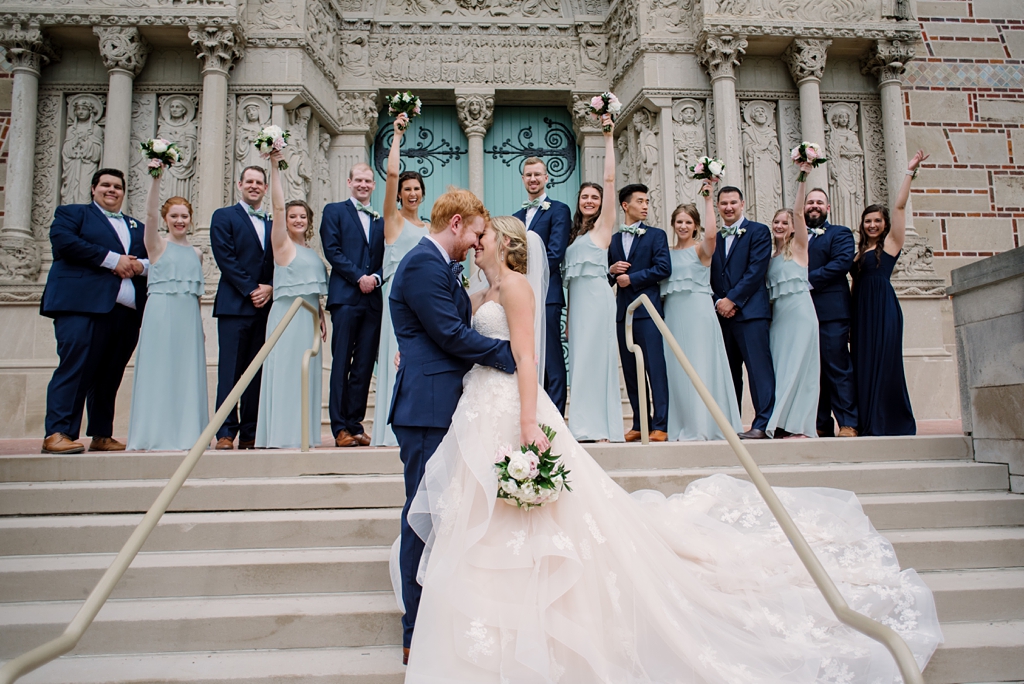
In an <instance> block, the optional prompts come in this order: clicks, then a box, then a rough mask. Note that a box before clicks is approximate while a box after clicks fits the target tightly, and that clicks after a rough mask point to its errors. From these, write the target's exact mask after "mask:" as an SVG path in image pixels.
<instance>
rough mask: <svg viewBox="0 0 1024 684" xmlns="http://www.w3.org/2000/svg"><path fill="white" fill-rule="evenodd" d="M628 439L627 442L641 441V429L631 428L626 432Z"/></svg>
mask: <svg viewBox="0 0 1024 684" xmlns="http://www.w3.org/2000/svg"><path fill="white" fill-rule="evenodd" d="M626 441H627V442H639V441H640V431H639V430H630V431H629V432H627V433H626Z"/></svg>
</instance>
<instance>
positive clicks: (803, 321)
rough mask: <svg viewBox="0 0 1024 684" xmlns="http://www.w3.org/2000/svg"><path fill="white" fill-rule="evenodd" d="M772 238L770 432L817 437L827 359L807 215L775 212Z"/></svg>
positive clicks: (800, 191) (799, 200)
mask: <svg viewBox="0 0 1024 684" xmlns="http://www.w3.org/2000/svg"><path fill="white" fill-rule="evenodd" d="M804 166H807V168H806V169H804V168H803V167H804ZM801 170H803V171H810V164H803V165H801ZM806 186H807V183H806V182H802V183H800V184H799V185H798V186H797V193H796V200H795V206H798V207H802V206H804V192H805V190H806ZM772 241H773V242H774V243H775V249H774V251H773V254H772V261H771V264H769V266H768V293H769V295H770V296H771V299H772V327H771V333H770V335H771V338H770V340H771V341H770V344H771V350H772V365H773V366H774V367H775V410H773V411H772V415H771V418H769V419H768V428H767V429H766V430H765V432H767V433H768V436H769V437H787V436H790V435H794V436H795V435H806V436H808V437H816V436H817V430H816V429H815V427H816V416H817V414H818V391H819V389H820V373H821V361H820V359H819V357H818V316H817V314H816V313H815V311H814V302H813V300H811V291H810V285H809V283H808V281H807V242H808V239H807V226H806V224H805V223H804V217H803V215H802V214H801V213H799V212H797V213H796V214H794V212H793V211H792V210H791V209H779V210H778V211H777V212H775V217H774V218H773V219H772Z"/></svg>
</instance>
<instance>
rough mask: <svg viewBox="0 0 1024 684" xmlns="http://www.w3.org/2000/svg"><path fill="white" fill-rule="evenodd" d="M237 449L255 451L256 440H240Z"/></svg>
mask: <svg viewBox="0 0 1024 684" xmlns="http://www.w3.org/2000/svg"><path fill="white" fill-rule="evenodd" d="M238 448H239V449H255V448H256V440H255V439H240V440H238Z"/></svg>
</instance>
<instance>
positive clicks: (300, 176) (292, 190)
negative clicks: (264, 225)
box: [281, 106, 313, 202]
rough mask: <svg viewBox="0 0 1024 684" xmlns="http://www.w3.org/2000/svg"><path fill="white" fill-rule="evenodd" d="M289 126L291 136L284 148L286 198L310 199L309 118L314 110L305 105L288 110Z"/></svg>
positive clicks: (311, 179)
mask: <svg viewBox="0 0 1024 684" xmlns="http://www.w3.org/2000/svg"><path fill="white" fill-rule="evenodd" d="M287 115H288V126H287V129H288V130H289V131H291V137H290V138H289V139H288V146H287V147H285V148H284V150H283V152H284V158H285V161H286V162H288V168H287V169H285V170H284V171H283V172H282V173H281V178H282V181H283V182H284V198H285V200H286V201H290V200H295V199H300V200H303V201H307V202H308V201H309V191H310V190H311V189H312V187H313V176H312V166H313V163H312V159H310V155H309V120H310V118H311V117H312V116H313V110H312V109H310V108H309V107H306V106H303V107H298V108H296V109H293V110H291V111H289V112H287Z"/></svg>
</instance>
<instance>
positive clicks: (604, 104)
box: [590, 93, 622, 133]
mask: <svg viewBox="0 0 1024 684" xmlns="http://www.w3.org/2000/svg"><path fill="white" fill-rule="evenodd" d="M621 111H622V103H621V102H619V98H617V97H615V95H614V94H612V93H601V94H600V95H595V96H594V97H592V98H591V99H590V114H591V115H592V116H593V117H594V118H595V119H601V117H603V116H604V115H605V114H608V115H609V116H611V117H612V121H615V117H616V116H617V115H618V113H619V112H621ZM602 124H603V125H602V128H603V129H604V132H605V133H608V132H609V131H611V130H612V124H611V123H608V122H602Z"/></svg>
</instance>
